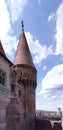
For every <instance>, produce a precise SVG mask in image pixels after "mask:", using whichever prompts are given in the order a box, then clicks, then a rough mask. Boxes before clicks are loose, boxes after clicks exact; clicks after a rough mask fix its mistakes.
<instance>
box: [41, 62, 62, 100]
mask: <svg viewBox="0 0 63 130" xmlns="http://www.w3.org/2000/svg"><path fill="white" fill-rule="evenodd" d="M62 90H63V64H61V65H58V66H55V67H53V68H52V69H51V70H50V71H49V72H48V73H47V74H46V76H45V77H44V79H43V80H42V89H41V91H40V94H42V95H44V97H48V98H58V99H60V98H61V97H62Z"/></svg>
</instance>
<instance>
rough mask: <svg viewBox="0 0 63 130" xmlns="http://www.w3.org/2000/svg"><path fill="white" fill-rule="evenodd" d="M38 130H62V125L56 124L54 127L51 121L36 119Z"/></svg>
mask: <svg viewBox="0 0 63 130" xmlns="http://www.w3.org/2000/svg"><path fill="white" fill-rule="evenodd" d="M35 122H36V130H62V127H61V124H60V123H57V122H55V123H54V126H53V127H52V125H51V123H50V121H47V120H40V119H36V120H35Z"/></svg>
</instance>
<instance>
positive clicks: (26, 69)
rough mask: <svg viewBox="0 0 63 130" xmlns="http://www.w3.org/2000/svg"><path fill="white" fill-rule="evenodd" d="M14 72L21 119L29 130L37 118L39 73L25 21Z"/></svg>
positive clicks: (13, 68)
mask: <svg viewBox="0 0 63 130" xmlns="http://www.w3.org/2000/svg"><path fill="white" fill-rule="evenodd" d="M12 70H13V71H14V72H15V73H16V76H15V77H16V82H18V84H16V83H15V84H16V91H15V92H16V95H17V97H19V98H20V102H21V113H22V114H23V115H22V116H21V118H22V119H23V120H24V123H25V127H26V130H28V129H30V128H29V127H30V123H31V120H32V119H33V118H34V117H35V89H36V85H37V77H36V74H37V71H36V68H35V66H34V64H33V60H32V57H31V53H30V50H29V47H28V43H27V40H26V36H25V32H24V25H23V21H22V32H21V35H20V38H19V42H18V47H17V51H16V55H15V58H14V65H13V67H12ZM21 84H23V85H24V87H23V88H22V87H21V86H23V85H21ZM23 92H24V93H23ZM22 119H21V120H22ZM21 122H22V121H21ZM18 129H19V128H18ZM22 130H23V128H22Z"/></svg>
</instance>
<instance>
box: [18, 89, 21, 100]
mask: <svg viewBox="0 0 63 130" xmlns="http://www.w3.org/2000/svg"><path fill="white" fill-rule="evenodd" d="M18 96H19V98H21V91H20V90H19V91H18Z"/></svg>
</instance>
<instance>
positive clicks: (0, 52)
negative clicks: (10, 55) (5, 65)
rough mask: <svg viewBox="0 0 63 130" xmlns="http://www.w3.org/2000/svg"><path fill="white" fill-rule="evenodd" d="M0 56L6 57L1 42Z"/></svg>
mask: <svg viewBox="0 0 63 130" xmlns="http://www.w3.org/2000/svg"><path fill="white" fill-rule="evenodd" d="M0 54H2V55H3V56H5V57H6V55H5V52H4V49H3V46H2V43H1V41H0Z"/></svg>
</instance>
